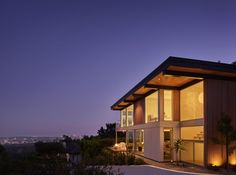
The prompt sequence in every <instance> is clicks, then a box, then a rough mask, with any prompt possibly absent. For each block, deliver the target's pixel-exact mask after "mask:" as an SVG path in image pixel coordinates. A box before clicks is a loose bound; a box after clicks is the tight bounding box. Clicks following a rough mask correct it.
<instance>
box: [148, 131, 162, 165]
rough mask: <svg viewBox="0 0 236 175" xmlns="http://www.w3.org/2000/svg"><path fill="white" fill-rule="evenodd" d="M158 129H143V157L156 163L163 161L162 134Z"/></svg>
mask: <svg viewBox="0 0 236 175" xmlns="http://www.w3.org/2000/svg"><path fill="white" fill-rule="evenodd" d="M160 130H161V128H160V127H154V128H145V129H144V156H145V157H147V158H150V159H153V160H156V161H163V144H161V143H160V142H161V141H162V140H163V136H162V135H163V133H162V132H160Z"/></svg>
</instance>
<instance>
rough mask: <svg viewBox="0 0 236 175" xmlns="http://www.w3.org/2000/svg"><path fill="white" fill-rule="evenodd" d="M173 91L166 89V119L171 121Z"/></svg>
mask: <svg viewBox="0 0 236 175" xmlns="http://www.w3.org/2000/svg"><path fill="white" fill-rule="evenodd" d="M172 98H173V97H172V91H171V90H164V120H167V121H171V120H172V108H173V107H172V106H173V101H172Z"/></svg>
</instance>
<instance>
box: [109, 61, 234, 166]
mask: <svg viewBox="0 0 236 175" xmlns="http://www.w3.org/2000/svg"><path fill="white" fill-rule="evenodd" d="M111 109H112V110H119V111H120V127H119V128H117V130H118V131H125V132H126V138H127V139H126V140H127V141H126V142H127V146H128V148H129V149H132V150H133V151H134V152H136V153H138V154H141V155H143V156H144V157H147V158H150V159H153V160H156V161H160V162H162V161H170V160H173V159H175V157H174V156H175V155H174V154H173V151H172V149H171V145H172V143H173V141H174V140H175V139H178V138H181V139H182V140H184V147H185V151H182V152H181V160H182V161H186V162H190V163H193V164H198V165H202V166H206V165H208V164H213V165H221V164H222V163H223V162H224V160H225V157H226V156H225V152H224V148H223V145H221V144H216V143H215V142H213V141H212V140H213V138H214V137H215V136H216V135H218V134H219V133H218V132H217V121H218V119H219V118H220V116H221V113H222V112H224V113H226V114H228V115H229V116H230V117H231V118H232V125H233V126H234V127H236V65H234V64H224V63H219V62H210V61H202V60H193V59H187V58H179V57H169V58H168V59H166V60H165V61H164V62H163V63H162V64H161V65H160V66H159V67H157V68H156V69H155V70H154V71H153V72H151V73H150V74H149V75H148V76H147V77H145V78H144V79H143V80H142V81H140V82H139V83H138V84H137V85H136V86H135V87H133V88H132V89H131V90H130V91H129V92H127V93H126V94H125V95H124V96H123V97H121V98H120V99H119V100H118V101H117V102H116V103H114V104H113V105H112V106H111ZM229 162H230V164H236V152H234V153H232V154H231V155H230V161H229Z"/></svg>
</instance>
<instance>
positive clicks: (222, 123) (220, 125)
mask: <svg viewBox="0 0 236 175" xmlns="http://www.w3.org/2000/svg"><path fill="white" fill-rule="evenodd" d="M217 130H218V131H219V132H220V133H221V135H222V136H223V143H224V144H225V152H226V163H225V167H226V169H228V166H229V152H230V143H231V142H232V141H233V140H236V138H235V137H236V135H235V134H236V130H235V129H234V128H233V126H232V125H231V118H230V117H229V115H227V114H225V113H221V117H220V119H219V120H218V121H217Z"/></svg>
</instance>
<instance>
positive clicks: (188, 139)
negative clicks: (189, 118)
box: [180, 126, 204, 165]
mask: <svg viewBox="0 0 236 175" xmlns="http://www.w3.org/2000/svg"><path fill="white" fill-rule="evenodd" d="M203 130H204V128H203V126H192V127H182V128H181V129H180V133H181V139H183V141H184V145H183V147H184V151H181V160H183V161H186V162H190V163H194V164H198V165H203V162H204V131H203Z"/></svg>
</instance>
